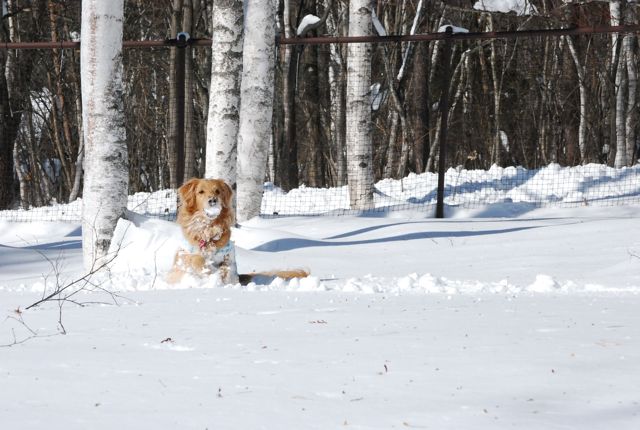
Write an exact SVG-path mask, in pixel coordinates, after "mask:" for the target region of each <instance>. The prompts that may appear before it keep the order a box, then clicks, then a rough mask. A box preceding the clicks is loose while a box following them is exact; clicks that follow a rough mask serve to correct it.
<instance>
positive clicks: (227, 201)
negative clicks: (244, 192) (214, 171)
mask: <svg viewBox="0 0 640 430" xmlns="http://www.w3.org/2000/svg"><path fill="white" fill-rule="evenodd" d="M222 184H223V187H222V188H223V194H224V197H223V200H224V205H225V207H228V208H230V207H231V199H232V197H233V190H232V189H231V186H230V185H229V184H227V181H222Z"/></svg>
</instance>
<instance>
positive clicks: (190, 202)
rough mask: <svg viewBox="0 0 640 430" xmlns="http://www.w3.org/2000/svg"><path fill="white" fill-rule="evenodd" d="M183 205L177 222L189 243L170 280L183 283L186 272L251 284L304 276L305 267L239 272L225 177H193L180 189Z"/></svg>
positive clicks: (175, 262)
mask: <svg viewBox="0 0 640 430" xmlns="http://www.w3.org/2000/svg"><path fill="white" fill-rule="evenodd" d="M178 196H179V199H180V204H179V208H178V218H177V222H178V224H179V225H180V227H181V229H182V234H183V235H184V238H185V239H186V241H187V243H188V245H186V246H185V248H188V249H181V250H179V251H178V252H177V253H176V256H175V259H174V262H173V268H172V269H171V271H170V272H169V274H168V275H167V278H166V280H167V282H169V283H176V282H179V281H180V280H181V279H182V277H183V276H184V275H185V274H187V273H188V274H191V275H195V276H206V275H210V274H213V273H216V272H217V273H218V274H219V275H220V280H221V281H222V282H223V283H225V284H229V283H236V282H238V281H240V283H242V284H245V285H246V284H248V283H249V282H251V281H252V280H253V279H255V278H257V277H260V278H262V279H264V278H276V277H279V278H283V279H292V278H304V277H306V276H308V275H309V273H308V272H307V271H304V270H288V271H270V272H260V273H249V274H243V275H238V272H237V268H236V260H235V248H234V245H233V242H232V241H231V227H232V226H233V224H234V223H235V217H234V214H233V203H232V199H233V191H232V189H231V187H230V186H229V185H228V184H227V183H226V182H224V181H223V180H221V179H197V178H193V179H190V180H189V181H187V182H186V183H184V185H182V186H181V187H180V188H179V189H178Z"/></svg>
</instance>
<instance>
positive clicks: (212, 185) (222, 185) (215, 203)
mask: <svg viewBox="0 0 640 430" xmlns="http://www.w3.org/2000/svg"><path fill="white" fill-rule="evenodd" d="M178 195H179V196H180V201H181V202H182V209H183V210H185V211H186V212H187V213H189V214H194V213H196V212H198V211H202V212H203V213H204V214H205V215H207V216H208V217H210V218H216V217H217V216H218V215H219V214H220V213H221V212H222V211H223V210H224V209H227V210H229V209H230V208H231V198H232V196H233V191H232V190H231V187H230V186H229V185H228V184H227V183H226V182H225V181H223V180H222V179H197V178H193V179H190V180H188V181H187V182H185V183H184V185H182V186H181V187H180V188H179V189H178Z"/></svg>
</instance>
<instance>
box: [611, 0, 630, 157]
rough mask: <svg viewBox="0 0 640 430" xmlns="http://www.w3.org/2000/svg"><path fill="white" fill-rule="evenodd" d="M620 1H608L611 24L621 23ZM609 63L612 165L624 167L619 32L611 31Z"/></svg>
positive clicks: (623, 68)
mask: <svg viewBox="0 0 640 430" xmlns="http://www.w3.org/2000/svg"><path fill="white" fill-rule="evenodd" d="M622 7H623V5H622V2H621V1H620V0H617V1H612V2H610V3H609V13H610V15H611V25H612V26H616V25H621V24H622ZM611 38H612V39H611V46H612V52H611V58H612V61H611V64H612V67H613V68H614V73H615V86H614V93H615V101H616V102H615V131H616V136H615V137H616V138H615V141H616V158H615V161H614V166H615V167H617V168H619V167H624V166H626V165H627V150H626V136H625V132H626V130H625V113H626V112H625V92H624V89H625V88H626V76H625V72H626V70H625V66H624V62H625V59H624V50H623V49H621V47H620V43H621V40H622V38H621V37H620V35H619V34H617V33H613V35H612V36H611Z"/></svg>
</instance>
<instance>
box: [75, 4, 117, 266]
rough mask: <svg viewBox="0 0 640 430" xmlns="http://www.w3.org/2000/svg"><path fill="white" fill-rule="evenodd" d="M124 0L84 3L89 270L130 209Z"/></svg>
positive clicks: (85, 222) (85, 249)
mask: <svg viewBox="0 0 640 430" xmlns="http://www.w3.org/2000/svg"><path fill="white" fill-rule="evenodd" d="M123 8H124V1H123V0H115V1H109V2H105V1H102V0H83V2H82V24H81V25H82V43H81V47H80V73H81V77H82V123H83V124H82V128H83V131H84V144H85V178H84V189H83V199H82V203H83V204H82V244H83V255H84V265H85V268H86V269H87V270H88V269H91V268H92V267H93V266H94V264H95V263H100V259H102V258H104V257H105V256H106V254H107V252H108V250H109V244H110V242H111V237H112V235H113V231H114V229H115V227H116V223H117V222H118V218H120V217H121V216H122V215H123V213H124V211H125V209H126V206H127V191H128V185H129V171H128V158H127V144H126V141H125V128H124V106H123V98H122V23H123Z"/></svg>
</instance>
